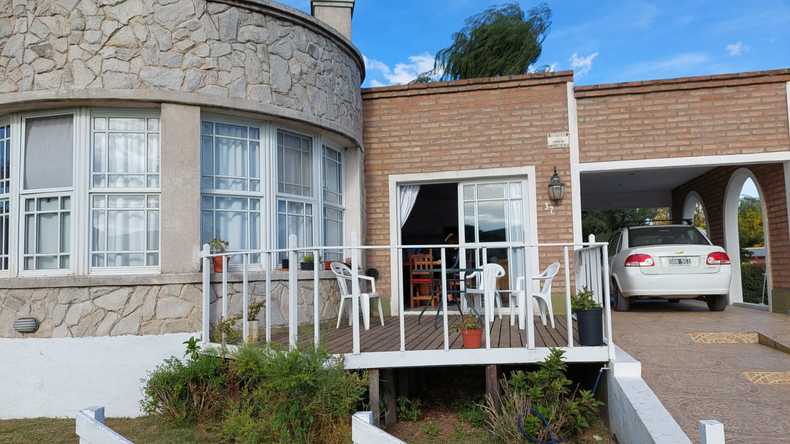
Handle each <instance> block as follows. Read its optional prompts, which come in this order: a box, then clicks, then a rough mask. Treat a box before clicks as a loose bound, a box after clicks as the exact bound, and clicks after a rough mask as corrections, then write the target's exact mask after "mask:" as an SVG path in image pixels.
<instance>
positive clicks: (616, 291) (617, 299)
mask: <svg viewBox="0 0 790 444" xmlns="http://www.w3.org/2000/svg"><path fill="white" fill-rule="evenodd" d="M611 292H612V294H611V299H612V300H611V303H612V308H614V310H615V311H628V309H629V308H631V301H629V300H628V298H627V297H625V296H623V293H621V292H620V288H618V287H617V283H616V282H614V281H612V285H611Z"/></svg>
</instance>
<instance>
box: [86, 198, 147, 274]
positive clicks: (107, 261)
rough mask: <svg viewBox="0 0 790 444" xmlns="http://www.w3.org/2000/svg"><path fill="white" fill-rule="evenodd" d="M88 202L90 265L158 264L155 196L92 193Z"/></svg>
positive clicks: (128, 265)
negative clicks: (90, 215) (153, 259)
mask: <svg viewBox="0 0 790 444" xmlns="http://www.w3.org/2000/svg"><path fill="white" fill-rule="evenodd" d="M91 205H92V206H91V209H92V217H91V253H92V254H91V266H93V267H138V266H146V265H158V250H159V210H158V209H157V208H158V207H159V196H158V195H128V194H105V195H94V196H93V197H92V200H91ZM101 253H104V254H101ZM151 254H155V256H151ZM152 257H156V261H155V262H153V263H152V262H151V260H149V259H150V258H152Z"/></svg>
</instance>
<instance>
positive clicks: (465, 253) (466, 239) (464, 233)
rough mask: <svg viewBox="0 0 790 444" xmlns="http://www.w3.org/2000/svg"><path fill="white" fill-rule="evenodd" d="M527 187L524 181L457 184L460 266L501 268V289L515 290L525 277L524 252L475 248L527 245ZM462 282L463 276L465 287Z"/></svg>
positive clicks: (507, 249) (511, 249)
mask: <svg viewBox="0 0 790 444" xmlns="http://www.w3.org/2000/svg"><path fill="white" fill-rule="evenodd" d="M526 186H527V185H526V181H525V180H512V179H511V180H504V179H503V180H497V181H476V182H461V183H459V184H458V196H459V209H458V218H459V226H460V227H463V228H462V229H461V230H460V233H459V234H460V236H459V238H460V244H461V254H460V266H461V268H462V269H472V268H481V267H482V266H483V264H486V263H497V264H499V265H501V266H502V267H503V268H504V269H505V272H506V273H507V274H506V275H505V277H503V278H501V280H500V281H499V283H498V285H497V287H498V288H500V289H514V288H515V286H516V281H517V278H518V277H519V276H524V272H525V263H524V261H525V251H524V248H513V247H510V246H506V245H502V246H492V247H483V246H481V245H475V244H486V243H503V244H505V243H513V242H519V243H523V242H524V240H525V239H526V223H525V220H526V212H525V204H524V202H525V196H526V189H527V188H526ZM463 281H464V278H463V276H462V277H461V284H462V285H463ZM503 299H504V301H506V299H507V298H503ZM504 301H503V302H504Z"/></svg>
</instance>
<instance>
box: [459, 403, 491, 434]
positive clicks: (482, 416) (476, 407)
mask: <svg viewBox="0 0 790 444" xmlns="http://www.w3.org/2000/svg"><path fill="white" fill-rule="evenodd" d="M458 418H460V419H461V421H463V422H465V423H467V424H469V425H471V426H472V427H476V428H478V429H479V428H483V427H485V425H486V411H485V407H484V406H483V405H482V404H479V403H477V402H471V401H467V402H464V403H463V404H461V405H460V406H459V408H458Z"/></svg>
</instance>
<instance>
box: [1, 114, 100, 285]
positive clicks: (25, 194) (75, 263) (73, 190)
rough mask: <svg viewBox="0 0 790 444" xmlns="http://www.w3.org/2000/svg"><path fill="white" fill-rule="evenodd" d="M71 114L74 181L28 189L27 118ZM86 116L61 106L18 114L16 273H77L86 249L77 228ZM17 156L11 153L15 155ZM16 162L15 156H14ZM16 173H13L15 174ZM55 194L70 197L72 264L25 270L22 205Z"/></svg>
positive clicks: (16, 151) (70, 256)
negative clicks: (63, 266) (65, 266)
mask: <svg viewBox="0 0 790 444" xmlns="http://www.w3.org/2000/svg"><path fill="white" fill-rule="evenodd" d="M66 115H71V116H72V137H73V139H72V143H73V145H72V147H73V156H72V159H73V161H72V176H71V177H72V185H71V186H70V187H62V188H46V189H34V190H25V189H24V174H25V149H26V147H25V142H26V139H25V135H26V125H27V121H28V120H30V119H37V118H43V117H56V116H66ZM83 118H84V111H83V110H79V109H62V110H49V111H41V112H35V113H28V114H24V115H22V116H20V118H19V126H18V128H19V130H18V131H17V132H16V136H17V137H16V143H14V141H12V145H15V149H14V150H13V151H14V153H15V154H16V157H17V162H16V164H17V168H15V169H14V171H15V173H16V180H12V181H11V182H12V184H14V183H15V184H16V185H15V186H14V185H12V188H13V189H14V191H15V193H12V196H13V197H14V204H12V208H15V210H16V211H15V214H13V215H12V216H13V217H14V219H13V220H14V221H15V225H16V233H15V238H16V247H17V248H16V251H15V254H14V255H13V256H14V257H15V258H16V261H15V263H16V266H15V270H14V271H16V274H18V275H19V276H66V275H71V274H75V273H76V272H77V270H79V267H80V264H79V262H80V260H79V258H80V256H81V252H82V251H83V250H82V249H81V248H80V244H79V240H78V238H77V235H76V233H77V230H76V227H78V226H80V224H79V219H78V214H79V212H80V208H81V206H80V205H78V195H79V193H78V192H77V190H78V189H79V177H80V175H81V172H82V171H83V170H84V165H81V162H80V160H81V158H82V157H83V156H81V155H80V153H81V152H82V151H83V149H82V140H81V138H80V133H81V132H80V129H79V128H80V124H81V121H82V119H83ZM14 135H15V134H14V132H13V131H12V137H13V136H14ZM13 158H14V156H13V154H12V159H13ZM12 162H13V160H12ZM12 177H13V176H12ZM53 196H68V197H69V199H70V202H71V203H70V205H71V209H70V211H71V227H70V230H69V233H68V236H69V237H70V238H69V245H70V247H71V248H70V250H71V251H70V252H69V267H68V268H58V269H47V270H25V267H24V258H25V251H24V250H25V248H24V246H25V220H24V217H25V211H24V210H22V205H23V204H24V201H25V199H28V198H35V197H53Z"/></svg>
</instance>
